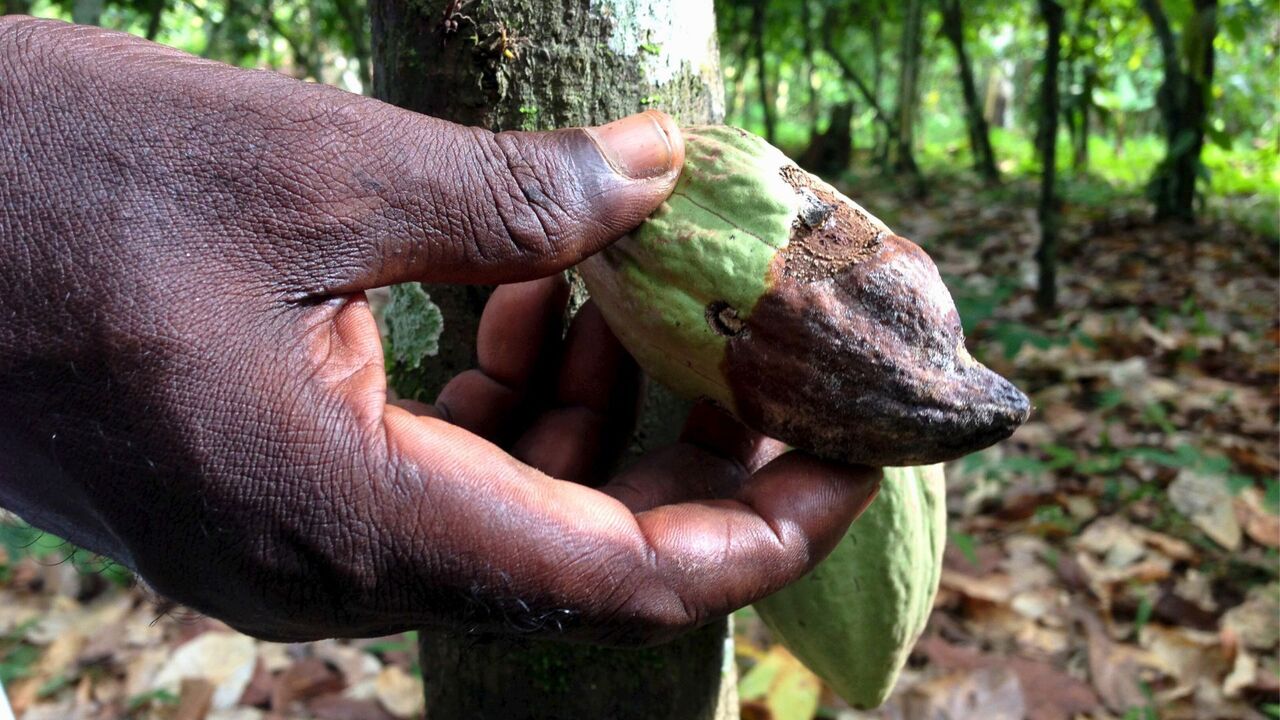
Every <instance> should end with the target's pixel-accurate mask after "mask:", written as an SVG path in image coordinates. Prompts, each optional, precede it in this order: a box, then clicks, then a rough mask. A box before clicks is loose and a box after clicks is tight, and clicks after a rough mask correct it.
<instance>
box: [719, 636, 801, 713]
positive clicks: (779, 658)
mask: <svg viewBox="0 0 1280 720" xmlns="http://www.w3.org/2000/svg"><path fill="white" fill-rule="evenodd" d="M821 693H822V682H821V681H820V680H818V677H817V676H816V675H814V674H813V673H812V672H810V671H809V670H808V668H806V667H805V666H804V665H803V664H801V663H800V661H799V660H797V659H796V658H795V657H794V656H793V655H792V654H791V653H789V652H787V650H786V648H784V647H783V646H781V645H774V646H773V647H772V648H770V650H769V654H768V655H766V656H765V658H764V659H763V660H761V661H760V662H759V663H757V664H756V665H755V666H754V667H752V668H751V669H750V670H748V671H747V672H746V674H745V675H743V676H742V680H740V681H739V682H738V697H739V698H741V699H742V700H760V701H763V702H764V705H765V707H767V708H768V709H769V717H772V718H774V720H809V719H810V718H812V717H813V716H814V714H815V713H817V711H818V699H819V696H820V695H821Z"/></svg>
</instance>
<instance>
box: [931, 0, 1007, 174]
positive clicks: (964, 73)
mask: <svg viewBox="0 0 1280 720" xmlns="http://www.w3.org/2000/svg"><path fill="white" fill-rule="evenodd" d="M941 2H942V32H943V34H944V35H946V36H947V40H948V41H950V43H951V47H952V49H954V50H955V53H956V66H957V69H958V70H959V74H960V89H961V90H962V92H963V94H964V108H965V113H964V118H965V125H966V126H967V127H968V130H969V149H970V150H971V152H972V153H973V169H974V170H975V171H976V172H977V173H978V175H979V176H981V177H982V179H983V180H986V181H987V182H988V183H993V184H994V183H998V182H1000V170H999V169H997V168H996V155H995V151H994V150H992V149H991V131H990V129H988V128H987V118H986V115H984V114H983V112H982V110H983V108H982V100H981V99H980V98H979V97H978V87H977V84H976V83H974V81H973V66H972V65H971V64H970V62H969V53H968V51H967V50H966V49H965V38H964V33H965V26H964V9H963V6H962V5H961V3H960V0H941Z"/></svg>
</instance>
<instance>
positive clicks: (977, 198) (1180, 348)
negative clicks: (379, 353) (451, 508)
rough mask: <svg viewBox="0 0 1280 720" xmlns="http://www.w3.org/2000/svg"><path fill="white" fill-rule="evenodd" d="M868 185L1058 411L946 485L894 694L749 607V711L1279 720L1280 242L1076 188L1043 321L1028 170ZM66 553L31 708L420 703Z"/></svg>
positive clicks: (392, 677) (32, 569) (21, 669)
mask: <svg viewBox="0 0 1280 720" xmlns="http://www.w3.org/2000/svg"><path fill="white" fill-rule="evenodd" d="M845 185H846V189H847V190H848V191H849V194H850V195H851V196H852V197H854V198H856V199H858V200H859V201H860V202H861V203H862V204H863V205H865V206H866V207H868V208H870V209H872V210H873V211H875V212H876V213H877V214H878V215H880V216H881V217H882V218H883V219H884V220H886V221H887V222H889V224H890V225H891V226H893V227H894V228H895V229H896V230H898V232H900V233H901V234H903V235H905V236H907V237H911V238H913V239H915V240H916V241H917V242H920V243H921V244H922V245H924V246H925V248H926V249H927V250H928V251H929V252H930V254H931V255H932V256H933V258H934V259H935V261H936V262H937V264H938V267H939V269H940V270H941V272H942V274H943V276H944V278H945V279H946V280H947V282H948V285H949V287H950V288H951V290H952V293H953V295H954V296H955V299H956V301H957V305H958V306H959V308H960V312H961V315H962V317H963V318H964V320H965V323H966V331H967V333H968V335H969V347H970V349H971V351H973V354H974V355H975V356H977V357H979V358H980V359H982V360H983V361H984V362H986V363H987V364H989V365H991V366H992V367H994V368H995V369H997V370H998V371H1000V372H1001V373H1003V374H1005V375H1006V376H1008V377H1010V378H1012V379H1013V380H1015V382H1016V383H1017V384H1018V385H1019V386H1020V387H1022V388H1023V389H1024V390H1026V391H1027V392H1028V394H1029V395H1031V397H1032V398H1033V401H1034V406H1035V410H1034V412H1033V415H1032V418H1031V421H1030V422H1028V423H1027V424H1026V425H1025V426H1024V427H1023V428H1021V429H1020V430H1019V431H1018V432H1017V434H1015V435H1014V437H1013V438H1012V439H1011V440H1009V441H1007V442H1005V443H1002V444H1001V445H999V446H997V447H995V448H992V449H990V450H988V451H985V452H982V453H979V454H977V455H973V456H971V457H969V458H966V459H964V460H962V461H959V462H957V463H953V464H952V465H951V466H950V467H949V468H948V471H949V472H948V485H949V493H948V506H949V510H950V516H951V525H950V544H949V547H948V549H947V553H946V562H945V569H944V572H943V577H942V587H941V591H940V593H939V596H938V599H937V603H936V606H935V612H934V614H933V616H932V619H931V621H930V623H929V627H928V629H927V631H926V633H925V636H924V638H923V639H922V640H921V641H920V643H919V644H918V645H917V647H916V649H915V652H914V653H913V655H912V658H911V662H910V664H909V666H908V668H907V670H906V671H905V672H904V673H903V676H902V678H901V681H900V682H899V685H898V688H897V690H896V691H895V693H894V695H893V697H892V698H891V699H890V701H889V703H888V704H887V705H886V706H885V707H884V708H882V709H881V710H879V711H876V712H871V713H857V712H855V711H852V710H849V709H848V708H847V707H845V706H843V705H842V703H841V702H840V701H839V700H838V699H837V698H836V697H835V696H834V695H832V694H831V693H830V692H829V691H827V690H825V689H823V688H822V687H821V685H820V683H819V681H818V680H817V679H816V678H815V677H813V676H812V675H810V674H809V673H808V672H807V671H806V670H804V669H803V667H801V666H800V665H799V664H798V663H797V662H796V661H795V660H794V659H793V658H791V657H790V655H789V654H787V653H786V651H785V650H784V649H783V648H781V647H780V646H778V645H775V644H774V643H772V641H771V640H770V638H769V636H768V632H767V630H766V629H765V628H764V627H763V626H762V624H761V623H760V622H759V621H758V619H756V618H755V617H754V614H753V613H752V612H751V611H750V610H746V611H743V612H742V613H739V614H738V616H737V618H736V621H737V622H736V628H737V632H738V643H737V648H738V650H737V652H738V660H739V668H740V670H741V671H742V678H741V682H740V686H739V689H740V695H741V697H742V702H743V710H744V717H746V718H749V719H752V720H755V719H759V718H774V719H775V720H793V719H796V720H799V719H802V718H810V717H814V716H819V717H839V718H848V719H850V720H852V719H854V718H894V719H899V718H900V719H903V720H907V719H914V718H930V719H932V718H951V719H953V720H959V719H961V718H984V719H990V718H1022V717H1027V718H1035V719H1037V720H1052V719H1057V718H1062V719H1066V718H1073V717H1094V718H1108V717H1109V718H1125V719H1126V720H1128V719H1130V718H1133V719H1135V720H1155V719H1156V718H1159V719H1160V720H1175V719H1177V718H1277V717H1280V663H1278V661H1277V650H1278V647H1277V645H1278V642H1280V583H1278V582H1277V577H1278V576H1280V554H1278V551H1277V548H1278V547H1280V515H1278V513H1280V483H1278V481H1277V474H1278V473H1280V434H1278V431H1277V424H1278V422H1280V398H1278V396H1277V382H1278V379H1280V350H1278V344H1280V326H1278V324H1277V298H1278V297H1280V295H1278V293H1280V281H1278V280H1277V277H1278V276H1280V250H1278V248H1280V242H1278V239H1277V238H1275V237H1271V236H1267V235H1262V234H1259V233H1257V232H1255V231H1253V230H1250V229H1248V228H1247V227H1245V226H1244V225H1241V224H1237V223H1235V222H1232V221H1228V220H1222V219H1216V220H1212V221H1209V222H1206V223H1204V224H1202V225H1201V226H1198V227H1196V228H1191V229H1187V228H1178V227H1173V226H1157V225H1153V224H1152V223H1151V222H1149V220H1148V219H1147V215H1148V211H1147V209H1146V207H1145V204H1144V203H1143V202H1142V201H1141V200H1140V199H1138V198H1130V197H1126V196H1125V195H1124V194H1123V193H1119V194H1116V193H1101V194H1100V193H1098V192H1096V191H1095V190H1096V187H1095V186H1092V185H1087V184H1081V185H1073V184H1072V183H1070V182H1068V183H1067V184H1066V187H1067V198H1068V202H1067V203H1066V206H1065V207H1066V210H1065V222H1064V226H1063V243H1062V264H1061V268H1060V271H1059V277H1060V281H1061V283H1060V285H1061V292H1060V302H1061V310H1060V311H1059V312H1057V313H1055V314H1053V315H1052V316H1050V317H1045V316H1041V315H1039V314H1038V313H1037V312H1036V311H1035V308H1034V303H1033V288H1034V285H1035V277H1036V268H1035V264H1034V260H1033V255H1034V250H1035V246H1036V243H1037V241H1038V230H1037V223H1036V220H1035V214H1034V211H1033V209H1032V208H1034V205H1035V196H1034V192H1035V188H1034V182H1033V181H1032V180H1029V179H1026V180H1021V179H1020V180H1017V181H1011V182H1009V183H1008V184H1007V185H1005V186H1004V187H1002V188H999V189H994V190H991V189H983V188H980V187H977V186H975V185H973V184H971V183H969V182H967V181H966V180H964V179H962V178H952V179H942V180H935V181H934V187H933V189H932V192H931V195H930V197H929V198H928V199H927V200H925V201H921V202H917V201H911V202H905V201H903V200H902V199H901V197H900V196H899V195H897V194H896V190H897V189H896V188H895V187H894V186H893V185H892V184H890V183H886V182H884V181H883V180H882V179H879V178H857V177H850V178H848V179H847V181H846V183H845ZM1272 212H1274V211H1272ZM67 556H68V549H67V548H66V546H64V545H61V544H60V543H59V542H58V541H56V539H49V538H42V537H40V536H39V535H38V534H37V533H34V532H33V531H30V530H25V529H22V528H20V527H15V526H12V525H8V526H4V525H0V682H3V683H4V685H5V686H6V687H7V688H8V691H9V695H10V698H11V699H12V701H13V703H14V705H15V709H16V710H17V711H18V716H19V717H20V718H27V719H29V720H68V719H73V718H120V717H136V718H150V717H155V718H166V719H169V720H195V719H197V718H202V717H203V718H211V719H213V720H261V719H263V718H307V717H314V718H325V719H332V720H363V719H365V718H369V719H378V720H386V719H389V718H413V717H417V716H419V715H420V714H421V712H422V692H421V680H420V672H419V669H418V668H417V667H416V662H417V660H416V656H415V652H414V636H413V634H412V633H406V634H404V635H401V636H396V637H393V638H384V639H379V640H370V641H358V642H332V641H330V642H322V643H310V644H300V645H278V644H273V643H263V642H257V641H254V640H251V639H249V638H246V637H243V636H240V635H237V634H235V633H233V632H231V631H230V630H229V629H227V628H226V627H225V626H222V625H221V624H219V623H217V622H214V621H212V620H209V619H206V618H201V617H198V616H194V615H192V614H190V613H187V612H184V611H183V610H181V609H179V608H159V609H158V608H157V605H156V604H155V603H154V602H153V598H151V597H149V596H148V595H147V594H146V593H145V591H143V590H142V589H140V588H137V587H134V586H132V585H131V584H130V583H129V582H128V579H127V576H126V575H125V574H124V573H121V572H120V571H119V570H118V569H115V568H111V567H103V566H101V565H100V564H98V563H96V562H95V561H94V560H93V559H91V558H82V557H79V556H73V557H72V558H70V560H71V561H70V562H67V560H68V557H67ZM210 707H213V708H215V709H214V710H213V711H212V712H207V711H208V709H209V708H210Z"/></svg>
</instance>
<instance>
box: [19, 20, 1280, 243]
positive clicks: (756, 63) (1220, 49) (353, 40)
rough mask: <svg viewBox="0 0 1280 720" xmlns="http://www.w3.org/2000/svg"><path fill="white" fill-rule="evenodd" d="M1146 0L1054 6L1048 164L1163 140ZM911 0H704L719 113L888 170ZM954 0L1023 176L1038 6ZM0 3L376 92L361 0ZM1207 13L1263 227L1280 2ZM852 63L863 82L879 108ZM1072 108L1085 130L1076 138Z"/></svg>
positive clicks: (946, 94) (962, 150)
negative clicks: (714, 29) (1057, 115)
mask: <svg viewBox="0 0 1280 720" xmlns="http://www.w3.org/2000/svg"><path fill="white" fill-rule="evenodd" d="M477 1H478V0H477ZM1141 5H1142V2H1141V0H1069V1H1067V2H1064V4H1063V6H1064V8H1065V10H1066V12H1067V32H1066V34H1065V37H1064V43H1063V48H1064V49H1063V64H1064V69H1063V74H1062V77H1061V78H1059V82H1060V83H1061V86H1062V90H1063V94H1064V108H1063V113H1064V115H1068V116H1069V117H1066V118H1064V123H1063V131H1062V136H1063V137H1062V138H1061V139H1060V157H1059V163H1060V167H1065V168H1071V167H1074V168H1075V171H1076V172H1075V175H1076V177H1088V178H1093V179H1096V180H1099V181H1101V182H1102V183H1103V184H1105V185H1108V186H1110V187H1111V188H1112V190H1113V191H1114V192H1117V193H1124V194H1130V195H1132V194H1135V193H1139V192H1141V189H1142V187H1143V185H1144V184H1145V183H1146V182H1147V181H1148V179H1149V178H1150V177H1151V176H1152V173H1153V172H1154V171H1155V170H1156V168H1157V166H1158V165H1159V163H1160V162H1161V159H1162V158H1163V157H1164V155H1165V154H1166V151H1167V150H1168V149H1169V148H1167V147H1166V143H1165V142H1164V140H1163V136H1162V134H1161V125H1160V117H1159V111H1158V109H1157V102H1156V98H1157V92H1158V90H1159V88H1160V85H1161V82H1162V80H1163V69H1162V64H1161V57H1160V52H1159V44H1158V43H1157V42H1156V37H1155V34H1154V31H1153V28H1152V24H1151V23H1150V22H1149V20H1148V17H1147V15H1146V14H1144V12H1143V9H1142V7H1141ZM1158 5H1160V6H1161V7H1162V8H1163V9H1164V12H1165V13H1166V15H1167V16H1168V18H1169V20H1170V23H1171V24H1172V26H1173V27H1174V29H1175V31H1180V30H1181V29H1183V27H1184V26H1185V25H1186V24H1187V23H1188V22H1189V20H1190V19H1191V18H1192V12H1193V8H1192V0H1162V2H1160V3H1158ZM909 6H910V3H898V2H890V1H889V0H716V10H717V15H718V19H719V24H720V36H721V51H722V62H723V67H724V76H725V81H726V93H727V107H728V121H729V122H731V123H733V124H737V125H741V126H744V127H747V128H748V129H751V130H754V131H756V132H760V133H762V134H763V133H764V132H765V116H766V113H765V104H764V103H763V102H762V99H761V98H762V93H761V82H762V80H763V82H764V85H765V86H766V87H765V88H764V89H765V93H764V94H763V97H767V98H768V107H769V109H770V110H771V112H770V113H769V115H770V117H772V118H776V122H774V124H775V125H776V128H775V137H776V141H777V143H778V144H779V145H780V146H782V147H783V148H785V149H786V150H788V151H789V152H791V153H792V154H793V155H796V156H801V155H802V154H803V152H804V150H805V148H806V147H807V146H808V145H809V143H810V142H811V140H813V139H814V138H815V136H816V135H817V134H818V133H822V132H825V131H827V130H828V129H829V124H830V118H831V117H832V113H833V111H834V110H835V109H836V108H837V107H839V106H841V105H844V104H846V103H852V105H853V108H854V112H853V117H852V121H851V135H852V142H853V145H854V147H855V152H854V160H853V162H854V163H855V164H864V165H870V164H873V163H877V162H878V163H881V164H883V165H884V167H888V165H887V162H888V154H889V144H890V143H891V141H892V138H891V137H890V133H889V132H888V130H889V128H887V127H884V126H883V124H882V125H881V126H880V127H877V119H876V114H877V110H876V107H875V105H878V106H879V109H880V110H882V111H883V112H884V114H885V115H886V116H889V119H890V120H892V119H893V118H892V117H891V116H892V115H893V114H894V112H895V105H896V96H897V93H898V88H897V85H898V82H899V76H900V74H901V73H900V70H901V69H902V68H901V66H902V56H901V54H900V53H899V47H900V44H901V41H902V25H903V22H904V20H905V19H906V15H907V8H908V7H909ZM962 6H963V13H964V16H963V23H964V28H963V38H964V43H965V47H966V49H967V54H968V57H969V61H970V65H971V66H972V68H973V70H972V72H973V75H974V80H975V84H976V86H977V88H978V91H979V93H980V95H981V97H982V101H983V108H982V110H983V114H984V115H985V117H986V119H987V120H988V122H989V123H990V124H991V127H992V133H991V134H992V143H993V145H994V146H995V155H996V158H997V161H998V163H999V166H1000V169H1001V171H1002V172H1005V173H1013V174H1015V175H1016V174H1030V173H1034V172H1035V171H1036V169H1037V168H1038V161H1037V159H1036V157H1035V151H1034V147H1033V135H1034V127H1033V125H1034V119H1035V108H1034V105H1035V101H1036V93H1035V88H1036V87H1037V83H1038V73H1039V70H1040V68H1039V65H1040V62H1041V54H1042V49H1043V45H1044V29H1043V27H1042V25H1041V23H1040V22H1039V20H1038V17H1037V14H1036V10H1035V5H1034V3H1007V2H994V1H993V0H974V1H972V2H964V3H962ZM0 8H3V9H5V10H7V11H9V12H30V13H31V14H35V15H40V16H45V17H59V18H63V19H66V20H72V19H75V20H77V21H80V22H90V23H94V24H99V25H102V26H104V27H108V28H113V29H118V30H124V31H127V32H131V33H135V34H138V35H142V36H145V37H150V38H153V39H155V40H156V41H158V42H161V43H164V44H167V45H172V46H175V47H178V48H180V49H183V50H186V51H188V52H191V53H193V54H197V55H202V56H205V57H209V58H212V59H216V60H221V61H224V62H229V63H233V64H237V65H242V66H246V67H267V68H272V69H276V70H279V71H282V72H285V73H288V74H290V75H293V76H295V77H298V78H303V79H310V80H315V81H319V82H326V83H331V84H335V85H339V86H341V87H344V88H346V89H349V90H352V91H354V92H368V91H369V90H370V88H371V77H372V69H371V59H370V50H369V48H370V38H369V23H368V17H367V12H366V8H365V2H364V0H312V1H304V0H35V1H34V2H32V0H0ZM942 18H943V13H942V3H941V2H939V0H925V2H924V33H923V36H924V39H923V49H922V53H921V64H922V67H921V69H920V70H919V72H920V82H919V98H918V104H919V111H918V115H917V120H916V121H914V123H913V124H914V125H915V128H914V130H915V132H914V133H913V135H914V145H915V152H916V153H917V155H918V159H919V162H920V165H921V166H922V168H923V172H924V174H925V175H926V176H928V175H931V174H936V173H940V172H942V173H945V172H952V171H955V170H956V169H958V168H965V167H968V166H969V164H970V161H969V152H970V150H969V147H968V142H967V138H966V123H965V103H964V101H963V98H962V95H961V84H960V78H959V74H958V65H957V61H956V55H955V53H954V52H952V48H951V47H950V46H949V44H948V42H947V40H946V37H945V35H944V33H943V32H942V31H943V28H942V22H943V20H942ZM760 20H763V22H760ZM1217 23H1218V28H1219V31H1218V33H1217V35H1216V38H1215V40H1214V49H1215V65H1216V68H1215V72H1214V78H1213V85H1212V90H1211V95H1212V99H1211V110H1210V121H1209V125H1208V127H1207V128H1206V135H1207V141H1208V145H1207V147H1206V149H1205V151H1204V153H1203V157H1202V161H1203V162H1202V180H1203V190H1204V191H1207V195H1208V196H1209V198H1210V200H1212V202H1210V203H1209V204H1208V205H1207V207H1208V208H1209V209H1210V211H1211V212H1213V211H1214V210H1215V209H1216V210H1217V211H1219V212H1220V211H1222V209H1223V208H1226V209H1227V210H1228V211H1231V212H1237V211H1238V212H1240V213H1242V214H1244V215H1245V216H1246V217H1248V218H1251V219H1252V221H1253V222H1254V223H1255V224H1260V225H1261V226H1262V227H1263V229H1265V230H1266V231H1267V232H1268V234H1269V235H1273V236H1274V235H1275V234H1276V231H1277V228H1276V225H1277V222H1276V219H1275V218H1276V214H1277V209H1278V208H1280V199H1278V198H1280V160H1278V158H1280V94H1277V92H1276V82H1275V80H1276V77H1277V76H1278V75H1277V70H1278V69H1280V65H1278V61H1277V56H1278V55H1280V0H1221V2H1219V4H1218V9H1217ZM827 38H829V42H824V39H827ZM1188 42H1189V41H1188ZM837 55H838V58H837V57H836V56H837ZM761 62H763V64H764V68H763V72H761V68H760V63H761ZM841 62H843V63H845V65H846V66H847V68H842V67H841V66H840V63H841ZM847 71H852V72H853V73H856V74H857V76H858V77H859V79H861V80H863V81H864V82H865V83H866V85H867V86H868V89H869V90H870V91H871V97H873V98H874V99H875V100H876V102H875V103H874V104H873V103H872V102H870V99H869V98H868V97H867V96H866V95H863V94H860V93H859V92H858V91H857V89H856V87H855V86H854V85H853V84H852V83H851V82H850V76H849V75H848V72H847ZM1082 109H1083V112H1085V113H1087V119H1086V122H1087V123H1088V124H1087V127H1088V132H1087V133H1086V135H1085V136H1084V137H1083V140H1082V141H1081V142H1079V143H1076V142H1074V140H1075V139H1076V137H1075V135H1076V132H1075V128H1077V127H1079V118H1080V117H1081V116H1080V113H1081V112H1082ZM1069 133H1070V134H1071V135H1072V137H1071V138H1068V137H1067V135H1068V134H1069ZM1077 146H1078V147H1080V148H1081V150H1079V151H1077V150H1075V148H1076V147H1077ZM1076 155H1083V158H1081V157H1076ZM1095 187H1097V186H1096V185H1095Z"/></svg>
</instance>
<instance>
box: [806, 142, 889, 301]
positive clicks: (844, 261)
mask: <svg viewBox="0 0 1280 720" xmlns="http://www.w3.org/2000/svg"><path fill="white" fill-rule="evenodd" d="M781 173H782V178H783V179H784V180H786V181H787V184H789V185H791V187H793V188H794V189H795V191H796V194H797V195H798V196H799V197H800V212H799V213H797V215H796V219H795V222H794V223H792V225H791V237H790V239H789V242H788V244H787V247H786V248H785V249H784V250H783V251H782V254H783V260H784V266H783V272H784V273H786V275H787V276H788V277H793V278H795V279H796V280H799V281H800V282H815V281H818V280H824V279H826V278H830V277H834V276H836V275H838V274H839V273H840V272H841V271H843V270H844V269H845V268H847V267H849V266H850V265H856V264H858V263H861V262H864V261H866V260H867V259H869V258H872V257H874V256H875V255H876V253H877V252H879V250H880V247H881V245H883V241H884V236H885V234H886V233H885V230H884V228H883V227H882V226H881V225H880V224H879V223H877V222H876V221H875V220H873V219H872V218H871V217H870V216H868V215H867V214H866V213H865V212H863V210H862V209H861V208H859V207H857V206H856V205H854V204H852V203H849V202H847V201H845V200H843V199H841V198H839V197H837V196H836V194H835V193H834V192H832V190H831V189H830V188H828V187H825V186H822V185H820V184H815V183H814V182H813V177H812V176H811V175H809V173H806V172H805V171H803V170H801V169H800V168H798V167H796V166H794V165H788V166H786V167H784V168H782V171H781Z"/></svg>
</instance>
